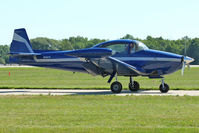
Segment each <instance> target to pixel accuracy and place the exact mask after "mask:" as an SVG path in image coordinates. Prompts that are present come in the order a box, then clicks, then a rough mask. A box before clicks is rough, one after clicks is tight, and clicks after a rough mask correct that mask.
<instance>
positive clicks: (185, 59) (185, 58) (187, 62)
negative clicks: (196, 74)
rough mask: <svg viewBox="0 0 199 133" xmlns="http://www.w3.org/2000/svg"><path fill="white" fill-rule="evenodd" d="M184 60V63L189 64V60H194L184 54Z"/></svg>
mask: <svg viewBox="0 0 199 133" xmlns="http://www.w3.org/2000/svg"><path fill="white" fill-rule="evenodd" d="M184 61H185V63H186V64H190V63H191V62H193V61H194V59H193V58H191V57H188V56H185V57H184Z"/></svg>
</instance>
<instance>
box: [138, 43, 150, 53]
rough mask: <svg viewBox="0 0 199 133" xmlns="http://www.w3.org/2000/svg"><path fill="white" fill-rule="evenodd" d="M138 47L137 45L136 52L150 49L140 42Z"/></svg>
mask: <svg viewBox="0 0 199 133" xmlns="http://www.w3.org/2000/svg"><path fill="white" fill-rule="evenodd" d="M136 45H137V48H136V51H140V50H146V49H149V48H148V47H147V46H146V45H145V44H144V43H142V42H140V41H136Z"/></svg>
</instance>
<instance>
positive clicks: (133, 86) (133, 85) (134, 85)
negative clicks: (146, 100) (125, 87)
mask: <svg viewBox="0 0 199 133" xmlns="http://www.w3.org/2000/svg"><path fill="white" fill-rule="evenodd" d="M139 89H140V85H139V83H138V82H137V81H133V79H132V77H131V76H130V83H129V90H130V91H138V90H139Z"/></svg>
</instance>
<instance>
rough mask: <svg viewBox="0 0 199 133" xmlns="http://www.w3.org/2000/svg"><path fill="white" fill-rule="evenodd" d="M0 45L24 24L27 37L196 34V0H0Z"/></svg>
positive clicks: (198, 14) (173, 36) (198, 0)
mask: <svg viewBox="0 0 199 133" xmlns="http://www.w3.org/2000/svg"><path fill="white" fill-rule="evenodd" d="M0 3H1V4H0V44H1V45H4V44H10V43H11V41H12V37H13V31H14V29H17V28H26V31H27V33H28V36H29V38H30V39H33V38H36V37H48V38H52V39H58V40H60V39H64V38H69V37H71V36H78V35H79V36H83V37H87V38H89V39H92V38H100V39H109V40H112V39H119V38H121V37H123V36H125V35H126V34H131V35H133V36H134V37H138V38H141V39H144V38H146V37H147V36H148V35H150V36H152V37H160V36H162V37H163V38H165V39H172V40H173V39H180V38H182V37H184V36H188V37H191V38H195V37H199V0H0Z"/></svg>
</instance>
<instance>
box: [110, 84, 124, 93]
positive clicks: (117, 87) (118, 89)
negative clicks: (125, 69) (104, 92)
mask: <svg viewBox="0 0 199 133" xmlns="http://www.w3.org/2000/svg"><path fill="white" fill-rule="evenodd" d="M111 91H112V92H113V93H120V92H121V91H122V84H121V83H120V82H118V81H115V82H113V83H112V84H111Z"/></svg>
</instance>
